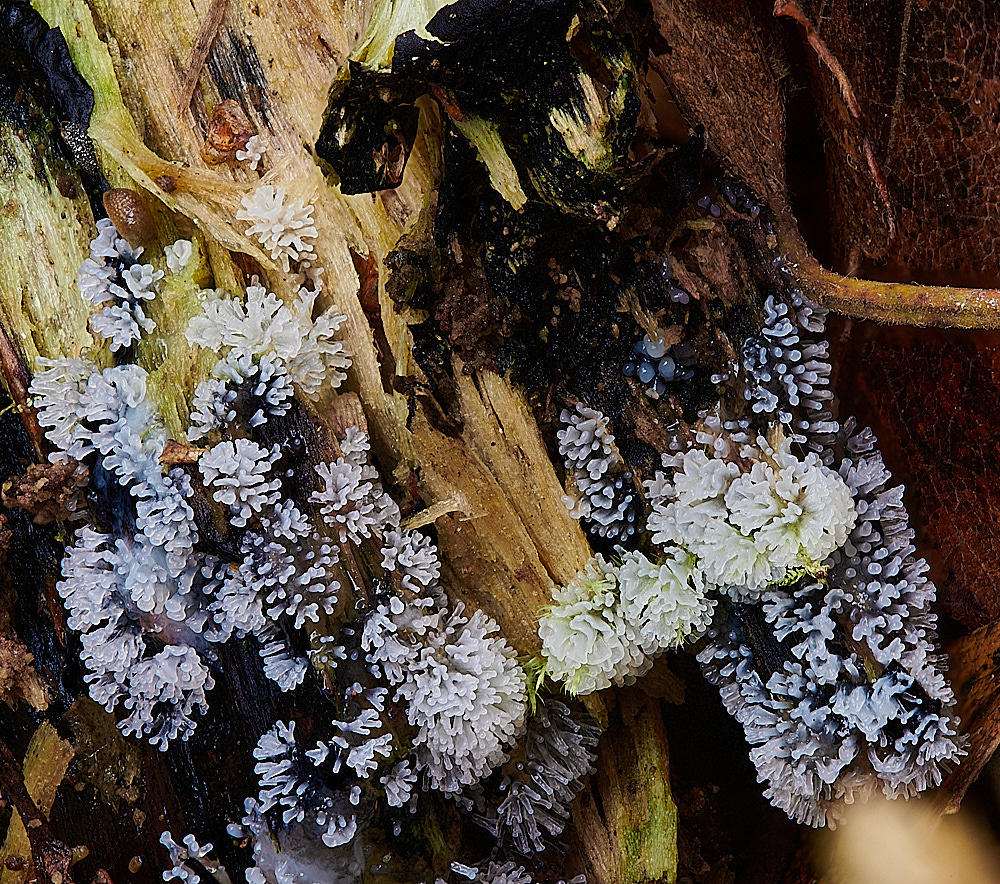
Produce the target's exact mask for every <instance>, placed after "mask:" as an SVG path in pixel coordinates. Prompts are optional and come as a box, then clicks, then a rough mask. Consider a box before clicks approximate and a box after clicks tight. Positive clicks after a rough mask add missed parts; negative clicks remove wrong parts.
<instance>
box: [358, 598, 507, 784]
mask: <svg viewBox="0 0 1000 884" xmlns="http://www.w3.org/2000/svg"><path fill="white" fill-rule="evenodd" d="M498 630H499V627H498V626H497V624H496V623H494V622H493V621H492V620H490V618H489V617H487V616H486V615H485V614H483V613H482V612H481V611H476V612H475V613H474V614H473V615H472V617H470V618H469V619H468V620H466V618H465V617H464V616H463V615H462V609H461V607H458V608H457V609H456V610H455V612H454V613H453V614H452V615H451V616H450V617H447V618H446V617H445V616H444V615H443V614H442V613H439V612H435V613H434V614H431V615H427V614H424V613H422V609H421V607H420V606H413V605H405V604H403V603H402V602H401V601H400V600H399V599H397V598H394V599H393V600H392V602H391V604H390V606H388V607H386V606H383V607H381V608H380V609H379V610H378V611H376V612H375V613H374V614H373V615H372V616H371V617H370V618H369V621H368V623H367V624H366V627H365V633H364V635H363V637H362V647H363V648H364V649H365V650H366V651H367V652H368V653H369V659H371V660H372V662H374V663H377V664H382V665H383V667H384V671H385V673H386V676H387V677H388V679H389V681H390V682H391V683H395V684H398V685H399V687H398V689H397V692H396V698H397V699H400V700H405V701H406V703H407V718H408V720H409V722H410V724H411V725H413V726H415V727H417V728H418V733H417V736H416V738H415V739H414V748H415V751H416V756H417V760H418V763H419V765H420V767H422V768H423V769H424V770H425V771H426V772H427V777H428V780H429V782H430V784H431V786H432V787H433V788H435V789H440V790H441V791H444V792H457V791H459V790H460V789H461V788H462V787H463V786H468V785H471V784H472V783H475V782H477V781H478V780H480V779H482V778H483V777H484V776H486V774H488V773H489V771H490V770H491V769H492V768H493V767H494V766H496V765H497V764H499V763H500V761H501V760H503V758H505V757H506V756H505V754H504V747H505V746H507V745H508V744H510V743H511V742H512V741H513V740H514V738H515V737H516V735H517V733H518V731H519V730H520V728H521V726H522V724H523V721H524V715H525V708H526V700H525V677H524V673H523V671H522V670H521V668H520V667H519V666H518V665H517V662H516V660H515V659H514V656H515V655H514V651H513V649H512V648H511V647H510V646H509V645H508V644H507V642H506V641H504V640H503V639H502V638H494V637H492V636H493V635H494V634H495V633H497V632H498Z"/></svg>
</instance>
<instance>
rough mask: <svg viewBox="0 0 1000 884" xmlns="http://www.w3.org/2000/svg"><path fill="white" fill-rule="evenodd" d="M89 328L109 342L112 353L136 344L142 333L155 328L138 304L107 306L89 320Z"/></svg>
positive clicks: (154, 324)
mask: <svg viewBox="0 0 1000 884" xmlns="http://www.w3.org/2000/svg"><path fill="white" fill-rule="evenodd" d="M90 328H91V329H92V330H93V331H94V332H96V333H97V334H99V335H100V336H101V337H102V338H106V339H107V340H108V341H110V344H111V350H112V352H117V351H118V350H121V349H123V348H125V347H129V346H131V345H132V344H134V343H136V342H137V341H138V340H139V339H140V338H141V337H142V333H143V332H146V333H147V334H148V333H149V332H151V331H153V329H155V328H156V323H155V322H153V320H152V319H149V318H148V317H147V316H146V314H145V312H143V309H142V307H141V306H139V305H138V304H135V305H128V304H109V305H108V306H107V307H105V308H104V309H103V310H102V311H101V312H100V313H96V314H95V315H94V316H92V317H91V318H90Z"/></svg>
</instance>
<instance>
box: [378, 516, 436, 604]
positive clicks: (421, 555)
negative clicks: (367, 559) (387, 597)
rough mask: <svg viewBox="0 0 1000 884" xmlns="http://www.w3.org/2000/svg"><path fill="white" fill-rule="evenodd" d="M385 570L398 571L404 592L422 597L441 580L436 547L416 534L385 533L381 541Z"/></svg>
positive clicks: (393, 531) (396, 531) (414, 532)
mask: <svg viewBox="0 0 1000 884" xmlns="http://www.w3.org/2000/svg"><path fill="white" fill-rule="evenodd" d="M382 567H383V568H385V569H386V570H388V571H397V570H398V571H399V573H400V575H401V577H402V585H403V588H404V589H407V590H409V591H410V592H414V593H421V592H423V591H424V590H426V589H427V587H428V586H431V585H432V584H434V583H436V582H437V580H438V578H439V577H440V576H441V560H440V559H439V558H438V554H437V547H435V546H434V542H433V541H432V540H431V539H430V538H429V537H427V536H425V535H423V534H419V533H417V532H416V531H398V530H395V529H393V530H391V531H386V532H385V535H384V537H383V541H382Z"/></svg>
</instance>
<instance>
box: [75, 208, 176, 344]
mask: <svg viewBox="0 0 1000 884" xmlns="http://www.w3.org/2000/svg"><path fill="white" fill-rule="evenodd" d="M97 228H98V235H97V238H96V239H95V240H94V241H93V242H92V243H91V244H90V257H89V258H87V259H86V260H84V262H83V264H82V265H81V266H80V272H79V274H78V276H77V283H78V285H79V287H80V293H81V294H82V295H83V297H84V298H85V299H86V300H87V301H89V302H90V303H91V304H93V305H94V306H95V307H100V306H102V305H107V306H104V309H103V310H102V311H101V312H100V313H98V314H96V315H95V316H93V317H91V322H90V327H91V329H93V331H95V332H96V333H97V334H99V335H101V336H102V337H104V338H107V339H108V340H110V342H111V349H112V350H113V351H117V350H120V349H122V348H123V347H128V346H130V345H131V344H133V343H135V342H136V341H138V340H139V339H140V337H142V333H143V332H151V331H152V330H153V329H155V328H156V324H155V323H154V322H153V321H152V320H151V319H149V318H147V316H146V314H145V313H144V312H143V310H142V307H141V306H140V303H139V302H140V301H143V300H150V299H151V298H154V297H156V291H155V289H154V288H153V287H154V286H155V284H156V283H157V282H159V280H160V279H162V278H163V271H162V270H156V269H154V267H153V265H152V264H140V263H138V258H139V255H141V254H142V249H136V250H134V251H133V249H132V248H131V247H130V246H129V245H128V243H127V242H126V241H125V240H124V239H123V238H122V237H121V236H119V235H118V232H117V231H116V230H115V228H114V225H113V224H112V223H111V221H109V220H108V219H107V218H102V219H101V220H100V221H98V222H97ZM109 261H110V262H111V263H109Z"/></svg>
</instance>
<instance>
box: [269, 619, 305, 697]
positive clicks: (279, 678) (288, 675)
mask: <svg viewBox="0 0 1000 884" xmlns="http://www.w3.org/2000/svg"><path fill="white" fill-rule="evenodd" d="M261 637H262V642H261V646H260V656H261V658H262V659H263V661H264V675H266V676H267V677H268V678H269V679H271V681H273V682H274V683H275V684H276V685H277V686H278V687H279V688H281V690H283V691H294V690H295V689H296V688H297V687H298V686H299V685H300V684H302V680H303V679H304V678H305V677H306V672H308V671H309V658H308V657H296V656H295V655H294V654H293V653H292V652H291V651H290V650H289V647H288V644H287V642H285V640H284V638H282V637H281V636H280V635H278V634H275V633H273V632H270V633H269V632H268V630H266V629H265V630H264V631H263V632H262V633H261Z"/></svg>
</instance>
